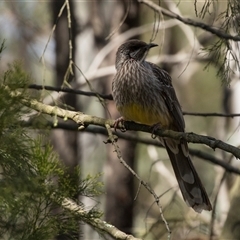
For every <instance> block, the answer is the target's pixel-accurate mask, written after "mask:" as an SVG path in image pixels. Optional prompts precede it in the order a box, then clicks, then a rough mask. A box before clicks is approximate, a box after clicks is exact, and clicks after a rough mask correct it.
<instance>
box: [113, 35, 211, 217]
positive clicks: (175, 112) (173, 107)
mask: <svg viewBox="0 0 240 240" xmlns="http://www.w3.org/2000/svg"><path fill="white" fill-rule="evenodd" d="M156 46H158V45H157V44H155V43H146V42H143V41H141V40H138V39H133V40H128V41H126V42H125V43H123V44H122V45H120V47H119V48H118V50H117V53H116V61H115V67H116V74H115V76H114V77H113V81H112V95H113V100H114V102H115V104H116V108H117V110H118V112H119V113H120V115H121V117H120V118H119V119H117V120H116V121H115V124H114V126H118V124H119V123H120V122H123V123H124V121H133V122H136V123H140V124H145V125H149V126H152V127H153V129H154V128H156V127H159V128H160V129H168V130H173V131H177V132H184V131H185V122H184V118H183V113H182V109H181V106H180V103H179V101H178V99H177V96H176V93H175V90H174V88H173V85H172V79H171V76H170V75H169V74H168V72H166V71H165V70H163V69H161V68H160V67H159V66H157V65H156V64H154V63H151V62H148V61H146V56H147V54H148V52H149V50H150V49H151V48H153V47H156ZM159 140H160V142H161V143H162V144H163V146H164V147H165V148H166V150H167V153H168V156H169V159H170V161H171V164H172V168H173V171H174V173H175V176H176V179H177V181H178V184H179V188H180V190H181V193H182V196H183V199H184V200H185V202H186V204H187V205H188V206H190V207H192V208H193V210H195V211H196V212H198V213H201V212H202V210H207V211H211V210H212V205H211V203H210V200H209V198H208V195H207V193H206V190H205V188H204V186H203V184H202V182H201V180H200V178H199V176H198V173H197V171H196V169H195V167H194V165H193V163H192V161H191V158H190V155H189V150H188V144H187V141H186V140H184V139H181V140H176V139H171V138H167V137H159Z"/></svg>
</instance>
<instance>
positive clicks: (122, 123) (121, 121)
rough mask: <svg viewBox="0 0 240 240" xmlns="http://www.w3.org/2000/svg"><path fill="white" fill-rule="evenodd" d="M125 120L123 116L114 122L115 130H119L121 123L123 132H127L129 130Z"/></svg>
mask: <svg viewBox="0 0 240 240" xmlns="http://www.w3.org/2000/svg"><path fill="white" fill-rule="evenodd" d="M124 122H125V120H124V118H123V117H120V118H118V119H116V120H115V122H114V124H113V128H114V130H115V132H116V131H117V128H118V127H119V124H121V127H120V130H121V132H126V131H127V130H126V128H125V126H124Z"/></svg>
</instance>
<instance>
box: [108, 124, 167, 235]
mask: <svg viewBox="0 0 240 240" xmlns="http://www.w3.org/2000/svg"><path fill="white" fill-rule="evenodd" d="M105 126H106V129H107V132H108V136H109V139H110V141H111V143H112V144H113V146H114V149H115V151H116V154H117V157H118V159H119V160H120V162H121V163H122V164H123V166H124V167H125V168H127V169H128V170H129V171H130V172H131V173H132V175H133V176H134V177H136V178H137V179H138V180H139V182H140V183H141V184H142V185H143V186H144V187H145V188H146V189H147V190H148V191H149V192H150V193H151V194H152V195H153V197H154V199H155V201H156V204H157V205H158V209H159V212H160V215H161V218H162V220H163V222H164V224H165V226H166V229H167V231H168V238H169V239H170V237H171V230H170V228H169V224H168V222H167V220H166V219H165V217H164V215H163V211H162V206H161V204H160V198H159V197H158V196H157V194H156V193H155V192H154V190H153V189H152V188H151V187H150V186H149V185H148V183H147V182H145V181H143V180H142V179H141V178H140V177H139V176H138V175H137V173H136V172H135V171H134V170H133V169H132V168H131V167H130V166H129V165H128V164H127V163H126V162H125V160H124V159H123V158H122V154H121V151H120V149H119V146H118V145H117V143H116V141H115V139H114V136H113V134H112V130H111V126H110V125H109V124H107V123H106V124H105Z"/></svg>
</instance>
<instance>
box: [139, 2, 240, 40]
mask: <svg viewBox="0 0 240 240" xmlns="http://www.w3.org/2000/svg"><path fill="white" fill-rule="evenodd" d="M138 2H139V3H143V4H145V5H147V6H148V7H150V8H152V9H153V10H154V11H157V12H159V13H161V14H163V15H165V16H167V17H170V18H174V19H177V20H179V21H180V22H182V23H184V24H187V25H190V26H194V27H198V28H201V29H203V30H205V31H207V32H210V33H212V34H215V35H216V36H218V37H219V38H224V39H226V40H233V41H240V36H238V35H236V36H233V35H230V34H227V33H226V32H223V31H222V30H221V29H219V28H216V27H211V26H209V25H208V24H205V23H203V22H198V21H195V20H193V19H190V18H183V17H181V16H180V15H178V14H176V13H174V12H171V11H169V10H167V9H164V8H162V7H160V6H158V5H157V4H155V3H154V2H152V1H149V0H138Z"/></svg>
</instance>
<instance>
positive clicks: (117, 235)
mask: <svg viewBox="0 0 240 240" xmlns="http://www.w3.org/2000/svg"><path fill="white" fill-rule="evenodd" d="M60 205H61V206H62V207H63V208H65V209H67V210H70V211H71V212H74V213H76V214H78V215H79V216H81V217H84V218H85V221H86V222H87V223H88V224H89V225H91V226H92V227H94V228H96V229H98V230H101V231H103V232H105V233H107V234H109V235H110V236H112V237H113V238H114V239H119V240H141V239H140V238H135V237H134V236H132V235H129V234H126V233H124V232H122V231H121V230H119V229H118V228H116V227H115V226H113V225H111V224H109V223H107V222H105V221H103V220H101V219H99V218H92V219H90V220H88V218H87V217H86V216H87V212H86V211H85V210H84V209H83V208H82V207H81V206H79V205H78V204H77V203H75V202H74V201H73V200H71V199H69V198H63V200H62V201H61V202H60Z"/></svg>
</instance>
